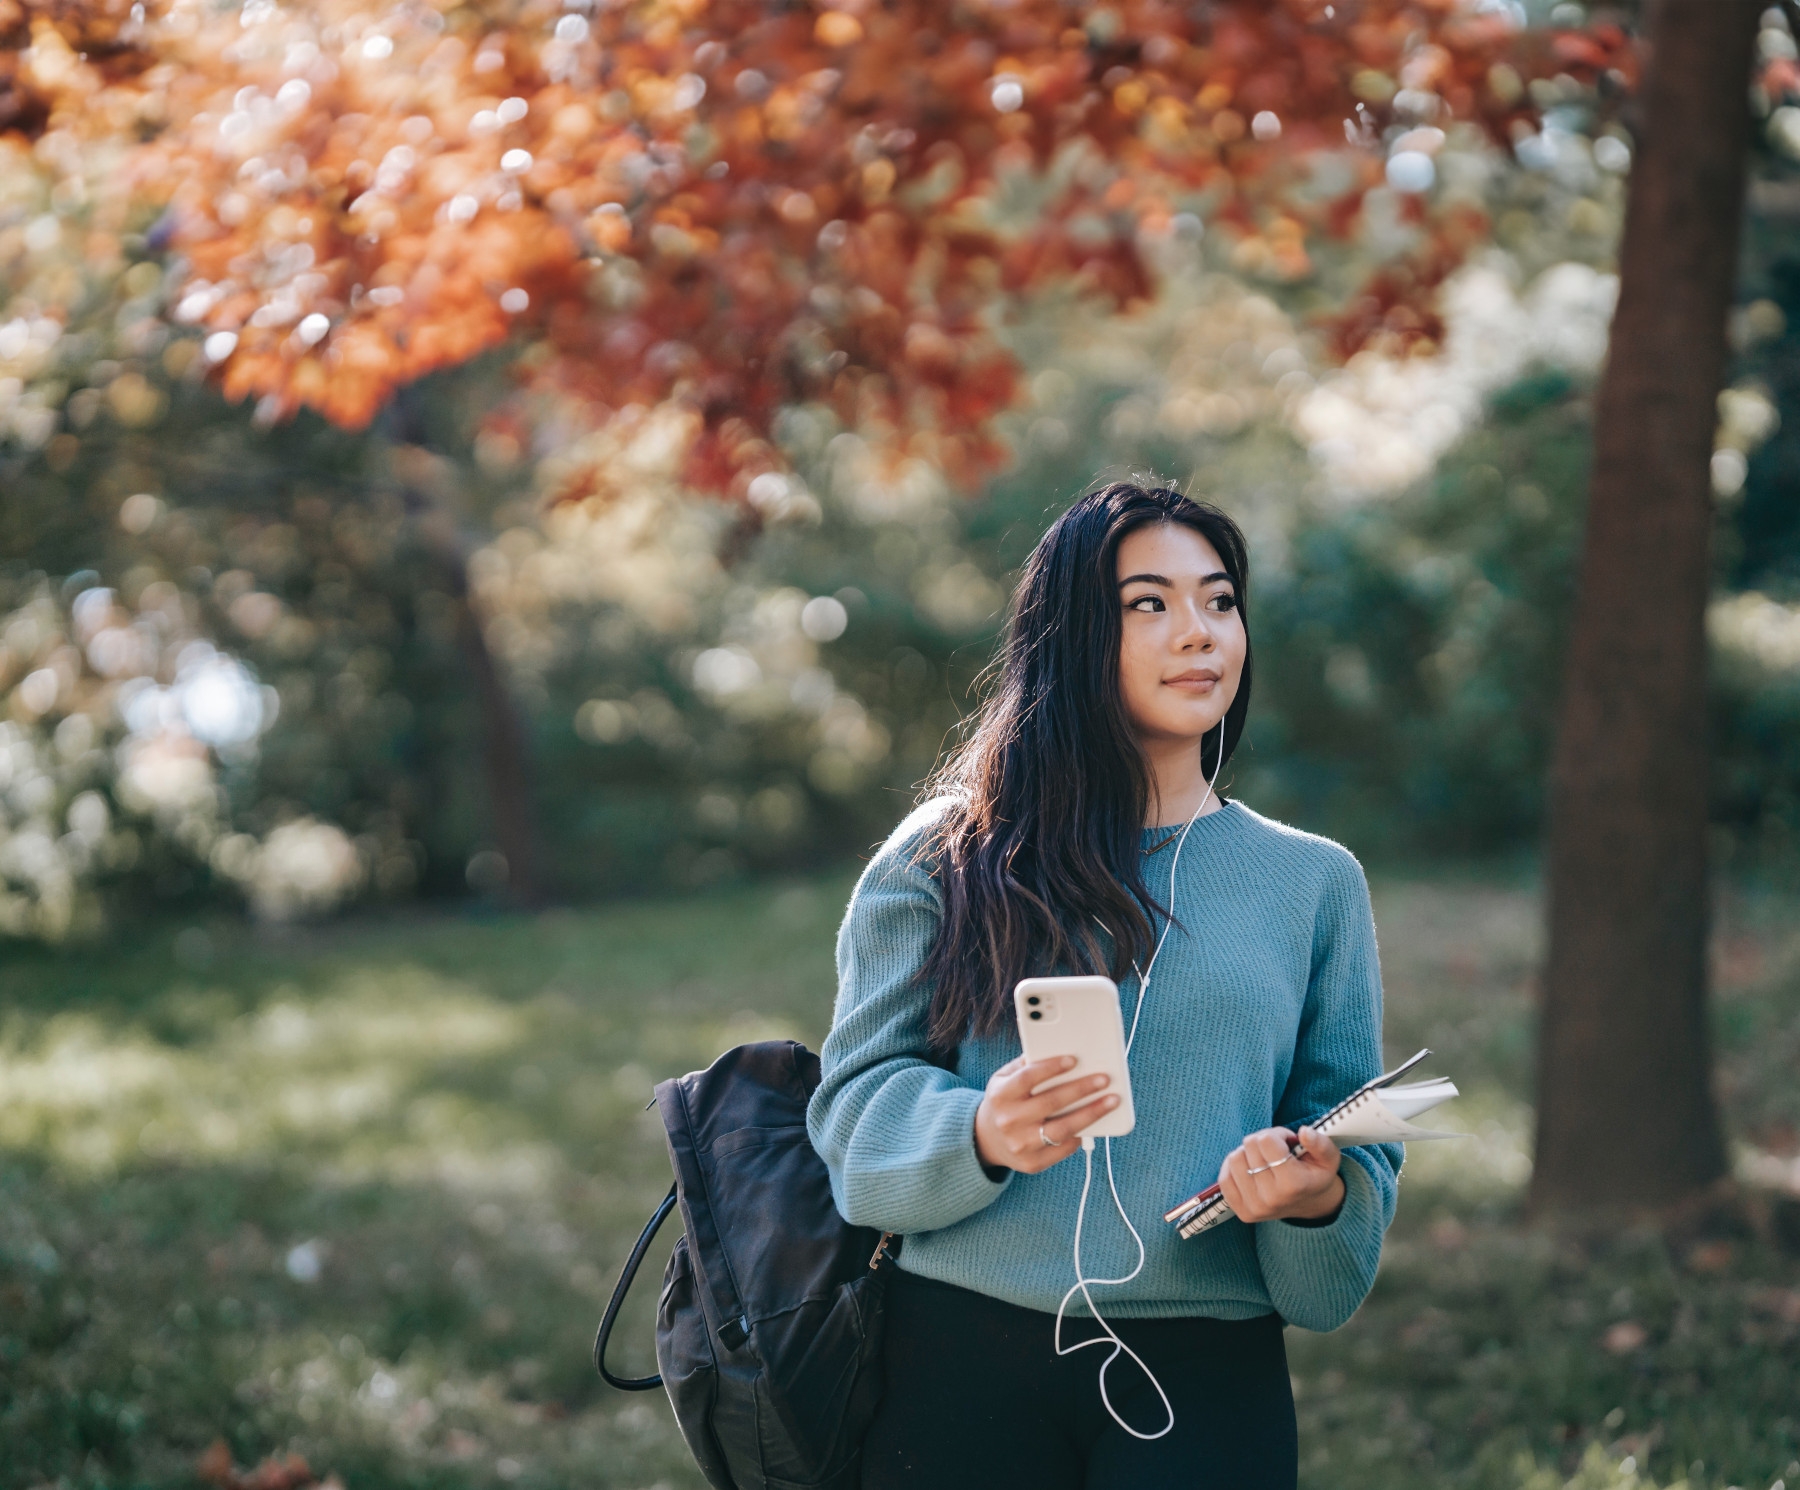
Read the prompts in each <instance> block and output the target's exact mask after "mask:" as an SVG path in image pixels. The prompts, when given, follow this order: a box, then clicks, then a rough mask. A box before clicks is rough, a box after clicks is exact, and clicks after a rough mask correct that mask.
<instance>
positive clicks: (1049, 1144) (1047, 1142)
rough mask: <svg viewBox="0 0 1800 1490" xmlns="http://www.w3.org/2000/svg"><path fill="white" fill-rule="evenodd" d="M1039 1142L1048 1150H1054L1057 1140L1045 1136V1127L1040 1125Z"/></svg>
mask: <svg viewBox="0 0 1800 1490" xmlns="http://www.w3.org/2000/svg"><path fill="white" fill-rule="evenodd" d="M1038 1142H1039V1143H1041V1144H1043V1146H1044V1147H1045V1148H1047V1149H1053V1148H1055V1147H1056V1140H1055V1139H1054V1138H1050V1137H1047V1136H1046V1135H1045V1133H1044V1125H1043V1124H1042V1123H1039V1124H1038Z"/></svg>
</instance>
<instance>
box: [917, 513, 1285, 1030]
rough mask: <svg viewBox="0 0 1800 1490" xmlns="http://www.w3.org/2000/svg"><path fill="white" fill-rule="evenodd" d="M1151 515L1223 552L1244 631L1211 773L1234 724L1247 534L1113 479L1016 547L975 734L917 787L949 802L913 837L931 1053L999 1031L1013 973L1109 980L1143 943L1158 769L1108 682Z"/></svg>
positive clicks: (1246, 683) (1209, 740) (1238, 723)
mask: <svg viewBox="0 0 1800 1490" xmlns="http://www.w3.org/2000/svg"><path fill="white" fill-rule="evenodd" d="M1152 523H1181V524H1182V525H1184V526H1185V527H1189V528H1192V529H1193V530H1194V531H1195V532H1197V533H1199V534H1200V535H1201V536H1202V537H1204V538H1205V539H1206V540H1207V541H1208V542H1209V543H1211V544H1212V546H1213V547H1214V548H1215V549H1216V550H1218V554H1219V558H1220V559H1221V560H1222V561H1223V562H1224V565H1225V572H1226V573H1227V574H1228V575H1230V576H1231V583H1232V587H1233V589H1234V590H1235V591H1236V594H1237V607H1238V613H1239V615H1240V616H1242V617H1243V619H1244V624H1245V627H1246V646H1245V651H1244V670H1243V675H1242V677H1241V678H1240V679H1239V681H1238V690H1237V696H1236V697H1235V698H1234V699H1233V700H1232V702H1231V707H1230V708H1229V709H1228V710H1226V713H1225V718H1224V719H1223V720H1222V721H1221V722H1220V724H1219V725H1217V726H1215V727H1214V728H1213V729H1212V730H1210V731H1208V733H1207V735H1206V737H1205V739H1204V740H1202V742H1201V750H1200V760H1201V766H1202V768H1203V769H1204V770H1205V772H1206V774H1207V777H1208V779H1211V777H1212V775H1213V772H1214V771H1216V770H1218V769H1220V768H1221V767H1222V765H1223V762H1222V761H1221V759H1220V755H1219V752H1220V751H1221V750H1223V752H1224V760H1229V759H1231V755H1232V752H1233V751H1234V750H1236V749H1237V743H1238V740H1239V738H1240V737H1241V736H1242V735H1243V732H1244V717H1245V715H1246V714H1247V713H1248V711H1249V708H1250V651H1249V647H1248V626H1249V617H1248V613H1247V610H1246V604H1247V600H1248V589H1249V587H1248V580H1249V574H1248V567H1249V566H1248V563H1247V559H1246V553H1245V546H1244V535H1243V533H1242V531H1241V530H1240V529H1239V528H1238V525H1237V524H1236V523H1235V522H1233V521H1232V520H1231V518H1230V517H1228V516H1227V515H1226V514H1225V513H1223V512H1221V511H1220V510H1219V509H1218V508H1217V507H1213V506H1211V505H1209V504H1207V503H1205V502H1195V501H1192V500H1190V499H1189V498H1187V497H1184V496H1183V495H1182V494H1181V493H1180V492H1178V491H1175V490H1173V489H1172V488H1170V487H1150V488H1145V487H1141V486H1135V485H1133V484H1131V483H1129V482H1113V483H1111V484H1110V485H1107V486H1104V487H1101V488H1099V489H1098V490H1096V491H1091V492H1089V493H1088V494H1087V495H1086V496H1084V497H1082V498H1081V500H1080V501H1078V502H1076V503H1075V505H1074V506H1072V507H1071V508H1069V510H1068V511H1067V512H1065V513H1064V514H1063V515H1062V516H1061V517H1060V518H1058V519H1057V520H1056V522H1055V523H1054V524H1052V525H1051V528H1050V531H1049V532H1047V533H1045V534H1044V536H1043V537H1042V538H1041V539H1039V540H1038V545H1037V547H1036V548H1034V549H1033V550H1032V551H1031V557H1030V558H1029V559H1027V560H1026V562H1025V570H1024V573H1023V575H1022V576H1021V577H1020V580H1019V587H1018V590H1017V591H1016V592H1015V594H1014V596H1013V604H1012V612H1011V614H1010V616H1009V617H1008V620H1007V625H1006V634H1005V637H1004V639H1003V641H1002V643H1001V648H1000V654H999V657H998V658H997V659H996V662H995V665H994V669H993V683H992V686H991V688H990V691H989V693H988V696H987V698H986V699H985V700H984V702H983V704H982V706H981V709H980V711H979V713H978V715H977V716H976V720H975V725H974V729H973V731H972V732H971V733H970V734H969V736H968V737H967V739H966V740H965V741H964V742H963V743H962V744H961V745H960V746H959V747H958V748H957V749H956V750H955V751H954V752H953V753H952V754H951V755H950V757H949V759H948V760H947V761H946V762H945V763H944V765H943V766H942V767H941V768H940V769H939V770H938V771H937V772H935V773H934V775H933V776H932V778H931V781H930V782H929V784H928V794H929V795H932V796H945V795H947V796H949V797H951V798H953V799H954V800H953V802H952V804H951V805H950V807H949V808H948V809H947V810H946V811H945V813H944V814H943V816H941V817H940V818H939V819H938V822H937V824H936V826H935V829H934V831H933V833H932V834H931V835H930V838H929V840H928V841H927V842H926V843H925V844H924V845H923V846H922V854H923V855H927V856H930V857H932V858H934V859H935V860H936V868H937V871H938V876H939V879H940V881H941V883H942V886H943V895H944V916H943V921H942V924H941V925H940V926H939V928H938V935H937V940H936V942H935V943H934V944H933V946H932V948H931V952H930V955H929V956H928V957H927V958H926V960H925V964H924V966H923V967H922V968H921V969H920V973H919V976H920V977H921V978H922V979H925V980H926V981H928V982H930V983H931V984H932V985H933V987H932V997H931V1015H930V1025H929V1038H930V1042H931V1046H932V1049H933V1050H934V1051H935V1052H937V1053H938V1054H940V1055H946V1054H948V1053H950V1052H952V1051H954V1050H955V1049H956V1047H957V1046H958V1045H959V1044H960V1043H961V1042H962V1040H963V1039H964V1037H965V1036H967V1035H970V1034H975V1035H982V1034H992V1033H993V1032H995V1031H997V1030H999V1029H1000V1028H1002V1027H1003V1026H1004V1025H1005V1024H1006V1023H1007V1021H1008V1020H1009V1018H1010V1016H1011V1009H1012V990H1013V986H1014V985H1015V984H1016V983H1017V982H1018V981H1019V979H1021V978H1024V977H1030V976H1032V975H1033V974H1040V973H1047V972H1049V971H1051V969H1052V968H1064V969H1067V970H1069V971H1071V972H1105V973H1108V974H1109V975H1110V976H1112V977H1113V978H1115V979H1118V978H1122V977H1124V975H1125V973H1126V972H1127V971H1129V970H1130V968H1131V964H1132V962H1133V961H1134V960H1135V961H1138V962H1142V960H1143V959H1144V958H1145V957H1146V956H1147V955H1148V953H1149V950H1150V938H1151V931H1152V925H1153V923H1152V920H1151V917H1152V915H1154V914H1158V913H1160V912H1161V911H1162V907H1161V906H1159V905H1158V904H1157V903H1156V901H1155V900H1153V899H1152V898H1151V896H1150V893H1149V891H1148V890H1146V889H1145V887H1144V880H1143V875H1142V873H1141V871H1140V868H1139V863H1138V860H1139V848H1140V844H1141V837H1140V834H1141V831H1142V827H1143V822H1144V814H1145V812H1146V811H1147V809H1148V807H1149V802H1150V786H1151V781H1150V772H1149V768H1148V766H1147V765H1146V763H1145V761H1144V757H1143V753H1142V751H1141V750H1140V749H1139V747H1138V743H1137V739H1136V737H1135V735H1134V734H1133V733H1132V729H1131V725H1130V721H1129V719H1128V717H1127V715H1126V713H1125V705H1124V700H1123V699H1122V697H1121V696H1120V692H1119V649H1120V644H1121V637H1122V632H1121V623H1120V619H1119V596H1118V576H1117V572H1116V568H1117V562H1118V559H1117V556H1118V550H1119V544H1120V542H1121V541H1122V540H1123V539H1124V537H1125V535H1126V534H1128V533H1131V532H1133V531H1135V530H1136V529H1138V528H1142V527H1146V526H1148V525H1149V524H1152ZM1096 921H1098V922H1099V923H1100V924H1101V925H1102V926H1104V927H1105V928H1106V929H1107V931H1108V933H1109V935H1110V940H1111V943H1112V945H1111V949H1110V953H1109V952H1107V951H1106V950H1104V949H1103V945H1102V942H1101V940H1100V938H1099V936H1098V935H1097V934H1096V933H1097V932H1098V931H1099V930H1100V926H1097V925H1096V924H1095V923H1096Z"/></svg>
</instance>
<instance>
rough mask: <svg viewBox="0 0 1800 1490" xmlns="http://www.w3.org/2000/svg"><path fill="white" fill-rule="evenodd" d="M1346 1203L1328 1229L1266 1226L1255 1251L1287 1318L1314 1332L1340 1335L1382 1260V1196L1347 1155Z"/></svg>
mask: <svg viewBox="0 0 1800 1490" xmlns="http://www.w3.org/2000/svg"><path fill="white" fill-rule="evenodd" d="M1341 1172H1342V1174H1343V1176H1344V1204H1343V1206H1342V1207H1341V1208H1340V1209H1339V1211H1338V1213H1337V1216H1336V1218H1335V1219H1333V1221H1332V1222H1331V1224H1330V1225H1328V1226H1291V1225H1289V1224H1288V1223H1287V1222H1286V1221H1265V1222H1263V1223H1261V1224H1260V1225H1259V1226H1258V1227H1257V1238H1256V1250H1257V1252H1258V1254H1259V1255H1260V1258H1261V1261H1262V1265H1263V1276H1264V1278H1265V1279H1266V1281H1267V1283H1268V1287H1269V1295H1270V1299H1271V1301H1272V1302H1273V1303H1274V1305H1275V1307H1276V1308H1277V1309H1278V1310H1279V1311H1280V1313H1281V1315H1282V1317H1283V1318H1284V1319H1286V1320H1287V1321H1288V1322H1289V1323H1291V1324H1297V1325H1299V1326H1301V1327H1302V1328H1303V1329H1309V1330H1335V1329H1336V1328H1337V1327H1338V1326H1339V1325H1341V1324H1342V1323H1343V1322H1344V1321H1345V1320H1347V1319H1348V1318H1349V1317H1350V1316H1351V1315H1352V1314H1354V1313H1355V1312H1356V1310H1357V1307H1358V1305H1360V1304H1361V1303H1362V1301H1363V1299H1364V1298H1365V1297H1366V1296H1367V1294H1368V1291H1369V1285H1370V1284H1371V1283H1372V1282H1373V1281H1374V1273H1375V1266H1376V1264H1377V1262H1378V1261H1379V1260H1380V1256H1381V1234H1382V1230H1383V1227H1382V1221H1381V1197H1380V1196H1379V1195H1377V1194H1376V1191H1375V1182H1374V1180H1372V1179H1371V1178H1370V1177H1369V1172H1368V1170H1366V1169H1364V1168H1363V1166H1362V1165H1361V1164H1360V1163H1358V1162H1357V1161H1356V1160H1355V1159H1353V1158H1352V1157H1351V1156H1350V1155H1348V1154H1346V1155H1345V1156H1344V1163H1343V1168H1342V1171H1341Z"/></svg>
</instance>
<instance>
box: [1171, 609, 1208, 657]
mask: <svg viewBox="0 0 1800 1490" xmlns="http://www.w3.org/2000/svg"><path fill="white" fill-rule="evenodd" d="M1185 620H1186V622H1187V624H1186V625H1185V626H1184V627H1182V633H1181V638H1180V641H1179V643H1178V645H1179V646H1180V648H1181V650H1182V651H1184V652H1186V651H1190V650H1198V651H1201V652H1210V651H1212V649H1213V645H1214V642H1213V634H1212V628H1211V627H1210V626H1208V625H1207V624H1206V617H1205V616H1204V615H1202V614H1201V613H1200V612H1199V611H1198V610H1189V611H1188V612H1187V613H1186V615H1185Z"/></svg>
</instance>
